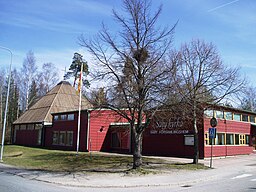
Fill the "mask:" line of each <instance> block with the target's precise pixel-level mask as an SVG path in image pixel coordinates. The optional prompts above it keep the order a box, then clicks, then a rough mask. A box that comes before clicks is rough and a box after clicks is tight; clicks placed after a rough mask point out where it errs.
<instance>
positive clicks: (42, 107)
mask: <svg viewBox="0 0 256 192" xmlns="http://www.w3.org/2000/svg"><path fill="white" fill-rule="evenodd" d="M78 105H79V95H78V94H77V93H76V90H75V88H74V87H72V86H71V85H70V83H68V82H66V81H61V82H60V83H58V84H57V85H56V86H55V87H54V88H52V89H51V90H50V91H49V92H48V93H47V94H46V95H45V96H43V97H42V98H41V99H39V100H38V101H37V102H36V103H35V104H34V105H33V106H32V107H31V108H30V109H29V110H27V111H26V112H24V113H23V114H22V115H21V116H20V117H19V118H18V119H17V120H16V121H15V122H14V123H13V124H27V123H43V122H49V123H51V122H52V115H51V113H57V112H66V111H75V110H78ZM81 108H82V109H88V108H92V104H91V103H90V102H89V101H88V100H87V99H86V98H85V97H82V106H81Z"/></svg>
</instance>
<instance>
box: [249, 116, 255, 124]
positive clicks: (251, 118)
mask: <svg viewBox="0 0 256 192" xmlns="http://www.w3.org/2000/svg"><path fill="white" fill-rule="evenodd" d="M250 122H251V123H255V116H253V115H251V116H250Z"/></svg>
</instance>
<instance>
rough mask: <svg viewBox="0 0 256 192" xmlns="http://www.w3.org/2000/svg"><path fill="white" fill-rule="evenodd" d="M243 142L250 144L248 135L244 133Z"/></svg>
mask: <svg viewBox="0 0 256 192" xmlns="http://www.w3.org/2000/svg"><path fill="white" fill-rule="evenodd" d="M245 144H246V145H249V144H250V135H245Z"/></svg>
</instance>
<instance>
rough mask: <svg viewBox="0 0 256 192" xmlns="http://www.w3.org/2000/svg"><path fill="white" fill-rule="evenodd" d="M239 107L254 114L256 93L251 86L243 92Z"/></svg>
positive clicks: (255, 110)
mask: <svg viewBox="0 0 256 192" xmlns="http://www.w3.org/2000/svg"><path fill="white" fill-rule="evenodd" d="M240 107H241V108H242V109H244V110H248V111H253V112H256V91H255V88H254V87H252V86H249V87H246V88H245V90H244V91H243V95H242V98H241V104H240Z"/></svg>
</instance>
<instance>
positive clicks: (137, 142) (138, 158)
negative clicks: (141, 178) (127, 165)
mask: <svg viewBox="0 0 256 192" xmlns="http://www.w3.org/2000/svg"><path fill="white" fill-rule="evenodd" d="M133 138H134V150H133V169H138V168H140V167H141V165H142V155H141V152H142V150H141V149H142V133H136V131H134V137H133Z"/></svg>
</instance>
